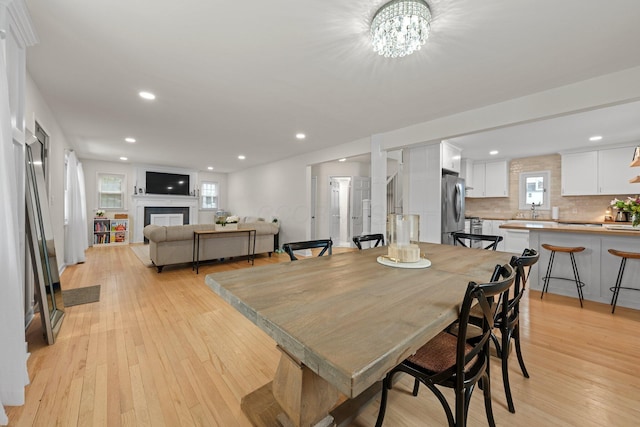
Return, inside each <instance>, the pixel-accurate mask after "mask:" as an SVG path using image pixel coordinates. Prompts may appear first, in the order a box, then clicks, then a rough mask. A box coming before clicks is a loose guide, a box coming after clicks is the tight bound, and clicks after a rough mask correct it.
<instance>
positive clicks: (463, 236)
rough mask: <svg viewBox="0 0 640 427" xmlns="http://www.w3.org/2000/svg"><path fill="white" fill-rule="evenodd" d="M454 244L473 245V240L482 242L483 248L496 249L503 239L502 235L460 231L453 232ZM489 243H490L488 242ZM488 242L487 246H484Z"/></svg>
mask: <svg viewBox="0 0 640 427" xmlns="http://www.w3.org/2000/svg"><path fill="white" fill-rule="evenodd" d="M451 235H452V236H453V244H454V246H464V247H465V248H470V247H472V243H473V242H482V246H483V249H490V250H493V251H495V250H496V249H498V243H500V242H501V241H502V240H503V237H502V236H493V235H490V234H473V233H460V232H457V231H456V232H453V233H451ZM487 243H488V244H487ZM485 244H487V246H484V245H485Z"/></svg>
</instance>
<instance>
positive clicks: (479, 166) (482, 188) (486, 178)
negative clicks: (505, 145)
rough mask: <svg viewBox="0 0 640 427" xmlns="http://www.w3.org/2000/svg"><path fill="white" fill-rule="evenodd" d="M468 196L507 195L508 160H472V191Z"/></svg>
mask: <svg viewBox="0 0 640 427" xmlns="http://www.w3.org/2000/svg"><path fill="white" fill-rule="evenodd" d="M468 197H509V162H507V161H506V160H498V161H494V162H474V163H473V191H471V192H470V193H469V194H468Z"/></svg>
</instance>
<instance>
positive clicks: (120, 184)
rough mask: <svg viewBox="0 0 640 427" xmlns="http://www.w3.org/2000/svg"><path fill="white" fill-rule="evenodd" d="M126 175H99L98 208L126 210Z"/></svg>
mask: <svg viewBox="0 0 640 427" xmlns="http://www.w3.org/2000/svg"><path fill="white" fill-rule="evenodd" d="M125 179H126V178H125V176H124V175H118V174H107V173H99V174H98V208H99V209H125V206H124V198H125V196H124V189H125V188H126V187H127V186H126V181H125Z"/></svg>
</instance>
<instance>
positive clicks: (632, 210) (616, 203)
mask: <svg viewBox="0 0 640 427" xmlns="http://www.w3.org/2000/svg"><path fill="white" fill-rule="evenodd" d="M611 207H613V208H616V209H618V210H620V211H622V212H626V213H627V215H628V216H630V217H631V218H630V220H631V225H632V226H634V227H637V226H638V225H640V197H638V196H635V197H627V198H626V199H625V200H619V199H613V200H612V201H611Z"/></svg>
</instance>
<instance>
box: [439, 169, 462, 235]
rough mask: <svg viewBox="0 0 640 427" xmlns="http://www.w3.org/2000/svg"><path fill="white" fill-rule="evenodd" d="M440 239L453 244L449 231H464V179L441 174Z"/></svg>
mask: <svg viewBox="0 0 640 427" xmlns="http://www.w3.org/2000/svg"><path fill="white" fill-rule="evenodd" d="M441 231H442V240H441V242H442V243H444V244H447V245H453V237H451V233H453V232H454V231H462V232H463V231H464V179H462V178H458V177H457V176H455V175H448V174H445V175H442V229H441Z"/></svg>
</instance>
